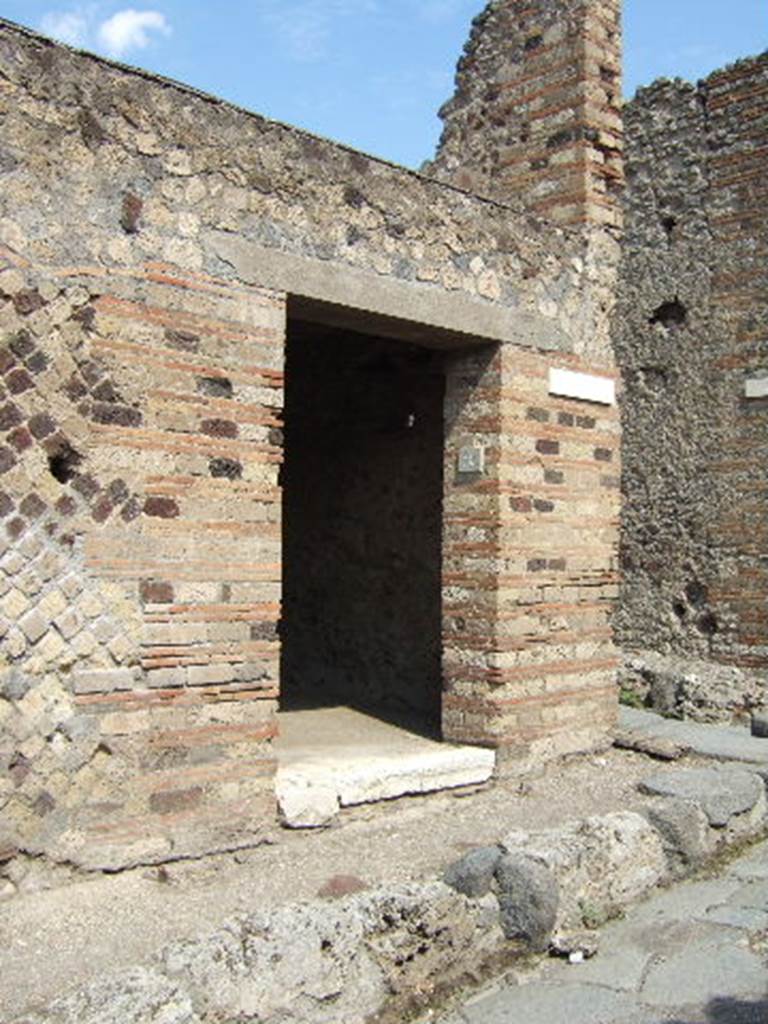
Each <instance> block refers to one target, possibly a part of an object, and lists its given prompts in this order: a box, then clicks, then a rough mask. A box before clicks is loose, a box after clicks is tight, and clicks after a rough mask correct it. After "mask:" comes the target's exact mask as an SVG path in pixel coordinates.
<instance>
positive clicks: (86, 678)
mask: <svg viewBox="0 0 768 1024" xmlns="http://www.w3.org/2000/svg"><path fill="white" fill-rule="evenodd" d="M72 678H73V689H74V692H75V693H76V694H81V693H113V692H114V691H115V690H132V689H133V688H134V686H135V685H136V683H137V681H138V678H139V672H138V670H137V669H133V668H113V669H92V670H88V669H79V670H78V671H76V672H74V673H73V677H72Z"/></svg>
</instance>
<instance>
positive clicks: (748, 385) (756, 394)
mask: <svg viewBox="0 0 768 1024" xmlns="http://www.w3.org/2000/svg"><path fill="white" fill-rule="evenodd" d="M744 395H745V397H746V398H766V397H768V374H765V375H764V376H761V377H753V378H752V379H751V380H746V381H744Z"/></svg>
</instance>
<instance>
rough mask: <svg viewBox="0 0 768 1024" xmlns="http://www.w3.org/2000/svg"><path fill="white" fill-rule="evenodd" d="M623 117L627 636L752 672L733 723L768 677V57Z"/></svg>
mask: <svg viewBox="0 0 768 1024" xmlns="http://www.w3.org/2000/svg"><path fill="white" fill-rule="evenodd" d="M625 118H626V135H627V179H628V188H627V193H626V202H625V224H626V240H625V246H624V253H623V265H622V275H621V287H620V294H619V306H618V311H617V318H616V324H617V328H616V351H617V358H618V361H619V363H620V365H621V369H622V373H623V377H624V388H625V392H624V405H623V436H624V484H623V487H624V496H625V504H624V514H623V529H622V569H623V580H624V582H623V587H622V599H621V604H620V608H619V611H618V614H617V617H616V627H617V634H618V639H619V642H620V643H621V644H622V645H623V646H624V647H625V648H627V649H629V650H630V651H638V650H643V649H650V650H652V651H655V652H657V653H661V654H664V655H673V656H679V657H681V658H683V659H694V660H696V659H699V660H704V661H707V660H711V661H712V662H716V663H719V664H721V665H726V666H735V667H737V668H740V669H743V670H745V674H744V675H743V676H738V675H735V676H734V677H733V679H732V680H731V681H730V682H727V683H724V684H723V686H725V687H726V689H729V688H730V692H728V693H721V694H719V695H718V694H716V693H715V692H714V689H713V690H712V692H711V693H710V694H709V695H708V696H707V695H706V694H704V695H703V696H702V698H701V700H702V703H703V704H704V705H707V704H708V703H709V704H714V703H715V702H718V701H719V702H720V703H722V704H723V707H722V710H723V712H724V713H735V712H738V711H739V710H744V707H745V705H746V706H748V705H749V703H750V702H755V701H757V702H761V701H764V700H765V679H766V676H765V670H766V667H768V614H767V613H766V609H767V608H768V565H767V564H766V540H767V538H768V519H767V518H766V493H767V490H766V489H767V486H768V447H767V444H768V431H766V415H768V405H767V404H766V403H767V402H768V398H767V397H766V386H765V384H762V385H761V384H760V381H761V380H763V381H765V379H766V378H767V377H768V300H767V298H766V297H767V296H768V269H767V268H768V263H767V262H766V255H767V252H768V250H767V248H766V246H767V244H768V230H767V228H766V225H767V224H768V219H767V218H766V198H767V197H766V189H765V161H766V156H767V155H768V56H766V55H763V56H761V57H757V58H754V59H749V60H744V61H741V62H739V63H737V64H735V65H734V66H732V67H729V68H725V69H724V70H722V71H717V72H715V73H714V74H712V75H710V76H709V78H707V79H706V80H705V81H703V82H701V83H699V85H698V86H692V85H689V84H687V83H684V82H681V81H679V80H678V81H675V82H669V81H661V82H658V83H656V84H654V85H652V86H650V87H649V88H647V89H642V90H640V91H639V92H638V94H637V96H636V97H635V99H634V100H633V101H632V102H631V103H629V104H628V105H627V107H626V108H625ZM689 667H690V666H689ZM683 668H684V665H683ZM756 681H757V686H756V685H755V682H756ZM694 703H695V701H694ZM688 710H689V712H691V713H696V709H695V707H692V708H689V709H688ZM705 711H706V707H705V708H704V709H703V710H702V713H705Z"/></svg>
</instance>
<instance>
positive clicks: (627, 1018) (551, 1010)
mask: <svg viewBox="0 0 768 1024" xmlns="http://www.w3.org/2000/svg"><path fill="white" fill-rule="evenodd" d="M463 1014H464V1017H465V1019H466V1021H467V1022H468V1024H655V1021H656V1018H655V1016H654V1014H653V1012H652V1011H650V1010H646V1009H643V1008H641V1007H638V1005H637V1003H636V1001H635V1000H634V999H633V998H632V997H631V996H629V995H626V994H624V993H621V992H612V991H610V990H609V989H605V988H600V987H598V986H597V985H581V984H578V983H568V984H561V985H551V986H546V987H544V986H539V985H536V984H532V985H521V986H520V987H519V988H514V989H505V990H503V991H500V992H497V993H494V994H493V995H491V996H489V997H488V998H487V999H481V1000H479V1001H478V1002H476V1003H474V1004H473V1005H472V1006H469V1007H466V1008H464V1010H463Z"/></svg>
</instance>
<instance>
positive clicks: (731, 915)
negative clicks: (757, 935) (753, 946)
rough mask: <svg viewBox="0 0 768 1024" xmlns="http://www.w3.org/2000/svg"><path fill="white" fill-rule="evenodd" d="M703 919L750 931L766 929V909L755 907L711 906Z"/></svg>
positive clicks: (767, 920) (767, 928)
mask: <svg viewBox="0 0 768 1024" xmlns="http://www.w3.org/2000/svg"><path fill="white" fill-rule="evenodd" d="M705 920H707V921H714V922H715V924H724V925H728V927H730V928H743V929H746V930H747V931H751V932H757V931H764V930H768V910H757V909H756V908H755V907H731V906H725V907H712V908H711V910H708V911H707V913H706V915H705Z"/></svg>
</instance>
